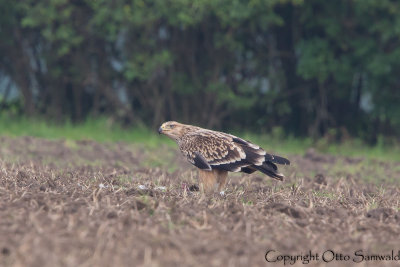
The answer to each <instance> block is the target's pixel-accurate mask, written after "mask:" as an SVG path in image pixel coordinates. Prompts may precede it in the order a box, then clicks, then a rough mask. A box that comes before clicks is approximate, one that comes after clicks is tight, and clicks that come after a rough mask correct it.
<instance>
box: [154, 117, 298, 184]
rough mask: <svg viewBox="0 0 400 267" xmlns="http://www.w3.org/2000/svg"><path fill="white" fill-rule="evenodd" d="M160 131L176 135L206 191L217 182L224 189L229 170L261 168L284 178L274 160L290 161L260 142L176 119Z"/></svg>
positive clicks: (271, 175)
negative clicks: (186, 123) (183, 122)
mask: <svg viewBox="0 0 400 267" xmlns="http://www.w3.org/2000/svg"><path fill="white" fill-rule="evenodd" d="M158 131H159V133H160V134H161V133H162V134H165V135H166V136H168V137H170V138H172V139H174V140H175V141H176V143H177V144H178V146H179V149H180V150H181V152H182V154H183V155H184V156H185V157H186V158H187V160H188V161H189V162H190V163H192V164H193V165H195V166H196V167H197V168H199V179H200V182H201V183H202V185H203V188H204V190H206V191H210V190H211V189H212V188H213V187H214V185H215V183H218V190H222V189H223V187H224V186H225V184H226V178H227V172H228V171H231V172H244V173H253V172H255V171H260V172H262V173H264V174H266V175H268V176H270V177H272V178H275V179H277V180H281V181H282V180H283V178H284V176H283V175H282V174H281V173H279V172H278V168H277V166H276V165H275V164H283V165H289V164H290V161H289V160H287V159H285V158H283V157H279V156H276V155H271V154H268V153H266V152H265V150H264V149H262V148H261V147H259V146H258V145H255V144H253V143H251V142H249V141H246V140H243V139H241V138H239V137H237V136H234V135H231V134H227V133H222V132H217V131H212V130H207V129H203V128H200V127H197V126H192V125H185V124H181V123H178V122H175V121H168V122H165V123H163V124H162V125H161V127H160V128H159V130H158Z"/></svg>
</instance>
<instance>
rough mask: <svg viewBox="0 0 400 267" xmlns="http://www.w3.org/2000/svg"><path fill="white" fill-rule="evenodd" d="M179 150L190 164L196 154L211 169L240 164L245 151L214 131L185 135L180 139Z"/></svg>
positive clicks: (201, 131)
mask: <svg viewBox="0 0 400 267" xmlns="http://www.w3.org/2000/svg"><path fill="white" fill-rule="evenodd" d="M180 148H181V151H182V153H183V154H184V155H185V156H187V157H188V159H189V161H190V162H191V163H192V164H194V161H193V160H191V159H193V158H194V157H195V153H198V154H199V155H201V156H202V157H204V159H205V161H206V162H207V163H208V164H209V165H210V166H211V167H215V166H219V165H227V164H231V163H235V162H240V161H242V160H243V159H245V158H246V153H245V151H244V150H243V149H242V148H241V147H240V146H239V145H237V144H235V143H234V142H233V141H232V139H231V138H230V137H227V136H225V135H224V134H219V133H217V132H214V131H207V130H199V131H195V132H193V133H190V134H187V135H186V136H184V137H183V138H182V141H181V142H180ZM242 165H243V164H242ZM237 171H239V170H237Z"/></svg>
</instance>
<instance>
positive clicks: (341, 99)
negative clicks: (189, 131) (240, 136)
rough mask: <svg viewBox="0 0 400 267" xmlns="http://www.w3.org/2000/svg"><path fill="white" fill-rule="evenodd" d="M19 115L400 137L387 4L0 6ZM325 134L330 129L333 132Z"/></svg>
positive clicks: (223, 1)
mask: <svg viewBox="0 0 400 267" xmlns="http://www.w3.org/2000/svg"><path fill="white" fill-rule="evenodd" d="M0 10H2V14H3V15H2V16H1V17H0V38H1V42H0V64H1V65H0V78H1V77H9V78H11V80H12V83H13V84H15V86H16V87H17V88H18V90H19V92H20V96H21V98H22V100H23V103H24V112H25V113H26V114H33V115H35V114H44V115H46V116H48V117H50V118H54V119H57V120H61V119H63V118H71V119H72V120H74V121H79V120H82V119H85V118H86V117H87V116H97V115H101V114H109V115H110V114H111V115H112V116H115V117H116V118H117V119H118V120H122V121H124V122H126V123H132V122H139V121H140V122H144V123H146V124H147V125H149V126H155V125H158V124H159V123H160V122H161V121H163V120H166V119H176V120H181V121H186V122H190V123H199V124H202V125H204V126H208V127H217V128H227V127H234V128H239V127H242V128H246V129H252V130H258V131H271V130H272V129H273V128H274V127H275V126H281V127H283V129H285V130H286V132H289V133H292V134H295V135H303V136H304V135H311V136H313V137H316V138H317V137H320V136H322V135H325V134H328V133H329V132H330V133H332V131H330V129H332V128H340V129H344V130H343V131H344V132H346V134H347V132H349V133H350V134H352V135H354V136H361V137H362V138H364V139H366V140H369V141H370V142H375V141H376V140H377V137H378V135H379V134H387V135H396V134H397V135H398V134H399V132H400V105H399V104H400V78H399V77H400V76H399V75H398V73H399V71H400V40H399V37H400V3H398V2H397V1H392V0H382V1H373V0H362V1H361V0H351V1H345V0H340V1H318V0H309V1H302V0H247V1H244V0H233V1H232V0H229V1H228V0H196V1H193V0H178V1H165V0H152V1H150V0H115V1H106V0H95V1H94V0H81V1H76V0H41V1H34V0H21V1H14V2H10V1H5V0H0ZM335 132H337V131H335Z"/></svg>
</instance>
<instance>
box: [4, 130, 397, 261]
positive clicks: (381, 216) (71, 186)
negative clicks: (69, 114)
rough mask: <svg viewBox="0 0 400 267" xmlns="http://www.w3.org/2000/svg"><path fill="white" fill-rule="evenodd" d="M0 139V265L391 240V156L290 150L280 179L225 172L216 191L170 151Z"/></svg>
mask: <svg viewBox="0 0 400 267" xmlns="http://www.w3.org/2000/svg"><path fill="white" fill-rule="evenodd" d="M0 141H1V143H2V147H1V148H0V156H1V159H2V160H1V162H0V265H1V266H140V265H142V266H177V265H182V264H184V265H186V266H266V265H267V263H266V262H265V259H264V255H265V252H266V251H267V250H268V249H275V250H279V251H280V252H281V253H290V254H300V253H303V254H304V253H306V252H307V251H309V250H313V252H319V253H321V252H323V251H325V250H326V249H332V250H335V251H337V252H342V253H350V254H351V255H353V253H354V251H355V250H359V249H363V250H364V251H365V252H369V253H383V252H390V251H391V250H392V249H394V250H395V251H396V250H398V249H399V247H400V241H399V238H398V237H399V236H400V225H399V223H400V213H399V208H400V204H399V199H400V190H399V184H398V183H397V181H395V179H396V178H398V177H400V168H399V166H400V163H384V162H380V161H374V162H371V161H368V160H364V159H351V158H337V157H333V156H324V155H319V154H316V153H315V152H313V151H309V152H308V153H306V154H305V156H304V157H302V156H296V155H288V156H289V158H290V159H291V160H292V162H293V165H292V166H290V167H287V168H285V169H283V172H284V173H285V174H286V175H287V179H286V180H285V182H283V183H279V182H276V181H274V180H272V179H268V178H267V177H265V176H262V175H261V174H253V175H231V179H230V181H229V183H228V187H227V190H226V195H225V196H223V197H222V196H220V195H218V194H215V195H209V196H205V195H202V194H200V193H199V192H197V191H191V189H192V188H193V186H192V185H193V184H195V183H196V175H195V172H194V169H193V168H191V167H190V165H189V164H187V163H185V162H184V161H183V160H182V159H181V158H180V157H177V153H176V152H175V150H173V149H172V148H170V147H160V148H157V149H152V150H150V151H149V150H147V149H145V148H143V147H140V146H134V145H127V144H124V143H110V144H98V143H95V142H91V141H79V142H71V141H68V142H67V141H48V140H43V139H35V138H15V139H11V138H2V139H1V140H0ZM374 166H375V167H374ZM315 174H318V175H315ZM372 180H373V181H372ZM342 263H343V262H342ZM344 263H345V264H350V263H349V262H347V263H346V262H344ZM392 263H393V262H386V264H388V265H390V264H392ZM319 264H322V262H319ZM280 265H283V263H280ZM362 265H363V264H359V265H358V266H362Z"/></svg>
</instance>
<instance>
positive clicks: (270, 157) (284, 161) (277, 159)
mask: <svg viewBox="0 0 400 267" xmlns="http://www.w3.org/2000/svg"><path fill="white" fill-rule="evenodd" d="M265 160H268V161H271V162H273V163H277V164H282V165H290V161H289V160H288V159H286V158H283V157H280V156H277V155H270V154H266V155H265Z"/></svg>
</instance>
